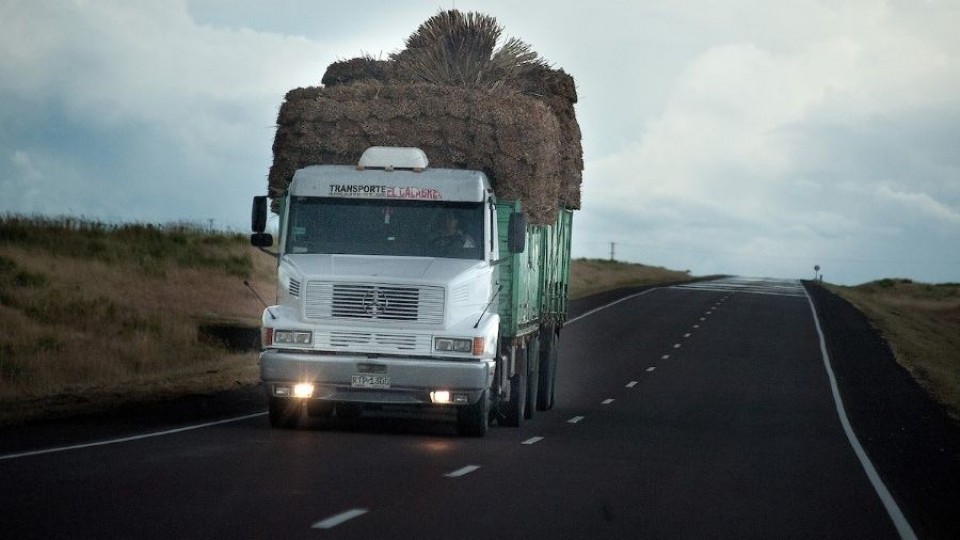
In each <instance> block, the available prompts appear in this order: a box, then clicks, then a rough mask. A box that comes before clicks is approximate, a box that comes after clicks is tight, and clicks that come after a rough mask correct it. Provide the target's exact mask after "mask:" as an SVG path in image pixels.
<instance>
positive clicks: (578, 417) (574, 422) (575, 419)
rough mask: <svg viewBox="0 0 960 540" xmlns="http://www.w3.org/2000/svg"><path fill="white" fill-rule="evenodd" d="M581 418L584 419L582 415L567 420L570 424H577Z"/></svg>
mask: <svg viewBox="0 0 960 540" xmlns="http://www.w3.org/2000/svg"><path fill="white" fill-rule="evenodd" d="M581 420H583V417H582V416H574V417H573V418H571V419H569V420H567V423H568V424H576V423H579V422H580V421H581Z"/></svg>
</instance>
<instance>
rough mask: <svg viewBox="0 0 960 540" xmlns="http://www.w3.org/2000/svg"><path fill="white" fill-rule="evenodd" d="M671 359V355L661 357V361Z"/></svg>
mask: <svg viewBox="0 0 960 540" xmlns="http://www.w3.org/2000/svg"><path fill="white" fill-rule="evenodd" d="M669 358H670V355H669V354H665V355H663V356H661V357H660V359H661V360H668V359H669Z"/></svg>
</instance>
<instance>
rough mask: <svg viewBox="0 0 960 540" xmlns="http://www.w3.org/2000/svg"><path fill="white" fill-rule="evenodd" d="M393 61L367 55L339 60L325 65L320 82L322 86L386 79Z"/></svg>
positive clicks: (388, 76)
mask: <svg viewBox="0 0 960 540" xmlns="http://www.w3.org/2000/svg"><path fill="white" fill-rule="evenodd" d="M392 66H393V63H392V62H390V61H389V60H376V59H374V58H370V57H368V56H361V57H359V58H351V59H349V60H341V61H337V62H334V63H332V64H330V65H329V66H327V71H326V72H325V73H324V74H323V78H322V79H321V81H320V83H321V84H323V85H324V86H328V87H329V86H334V85H337V84H350V83H355V82H359V81H370V80H374V81H386V80H388V79H389V78H390V73H391V71H392Z"/></svg>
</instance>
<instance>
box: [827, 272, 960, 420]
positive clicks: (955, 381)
mask: <svg viewBox="0 0 960 540" xmlns="http://www.w3.org/2000/svg"><path fill="white" fill-rule="evenodd" d="M829 288H830V290H831V291H833V292H834V293H836V294H839V295H840V296H842V297H844V298H845V299H847V300H848V301H849V302H851V303H852V304H853V305H855V306H856V307H857V308H858V309H859V310H860V311H862V312H864V313H865V314H866V315H867V317H868V318H869V319H870V322H871V323H872V324H873V326H874V327H875V328H877V329H878V330H879V331H880V333H881V334H883V336H884V338H886V340H887V342H888V343H890V346H891V348H892V349H893V352H894V354H895V355H896V357H897V361H898V362H900V364H901V365H903V366H904V367H905V368H907V370H909V371H910V373H911V374H912V375H913V377H914V379H916V380H917V381H918V382H919V383H920V384H921V385H922V386H923V387H924V388H926V389H927V390H928V391H929V392H930V393H931V394H933V395H934V396H935V397H936V398H937V399H938V400H939V401H940V402H941V403H943V404H944V405H945V406H946V407H947V410H948V411H949V412H950V414H951V415H952V416H953V417H954V418H957V419H960V284H957V283H948V284H940V285H931V284H924V283H914V282H912V281H910V280H905V279H883V280H879V281H873V282H870V283H866V284H863V285H858V286H856V287H837V286H829Z"/></svg>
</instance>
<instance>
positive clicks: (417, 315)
mask: <svg viewBox="0 0 960 540" xmlns="http://www.w3.org/2000/svg"><path fill="white" fill-rule="evenodd" d="M306 291H307V293H306V298H305V300H304V315H305V316H306V317H307V318H310V319H349V320H377V321H402V322H406V323H414V324H424V325H427V324H437V325H438V324H441V323H442V322H443V301H444V293H443V287H416V286H414V287H409V286H398V285H384V284H355V283H329V282H320V281H311V282H308V283H307V287H306Z"/></svg>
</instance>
